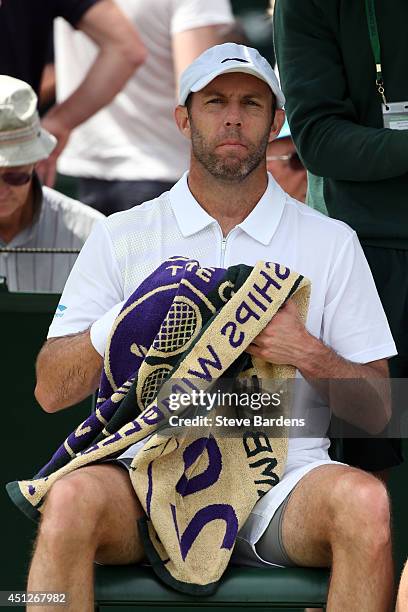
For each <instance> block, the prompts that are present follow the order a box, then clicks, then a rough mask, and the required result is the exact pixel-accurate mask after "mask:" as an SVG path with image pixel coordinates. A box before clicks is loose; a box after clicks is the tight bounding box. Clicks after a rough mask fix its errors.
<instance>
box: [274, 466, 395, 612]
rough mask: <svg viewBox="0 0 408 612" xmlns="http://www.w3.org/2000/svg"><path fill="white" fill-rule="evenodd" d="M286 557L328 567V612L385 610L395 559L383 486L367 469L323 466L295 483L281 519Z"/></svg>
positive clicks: (304, 564)
mask: <svg viewBox="0 0 408 612" xmlns="http://www.w3.org/2000/svg"><path fill="white" fill-rule="evenodd" d="M283 541H284V545H285V549H286V552H287V553H288V555H289V557H290V558H291V559H292V560H293V561H294V562H295V563H297V564H298V565H301V566H305V567H330V566H332V575H331V580H330V588H329V596H328V602H327V610H328V612H345V611H347V612H389V610H391V607H392V601H393V561H392V551H391V534H390V514H389V501H388V495H387V491H386V489H385V487H384V485H383V484H382V483H381V482H380V480H378V478H375V477H374V476H372V475H371V474H367V473H366V472H363V471H361V470H357V469H354V468H350V467H347V466H340V465H324V466H320V467H319V468H316V469H315V470H313V471H312V472H309V474H307V475H306V476H305V477H304V478H303V479H302V480H301V481H300V483H299V484H298V485H297V487H296V488H295V490H294V491H293V494H292V496H291V498H290V500H289V503H288V506H287V508H286V511H285V514H284V518H283Z"/></svg>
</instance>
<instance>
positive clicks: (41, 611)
mask: <svg viewBox="0 0 408 612" xmlns="http://www.w3.org/2000/svg"><path fill="white" fill-rule="evenodd" d="M141 516H143V509H142V507H141V505H140V503H139V501H138V499H137V497H136V495H135V492H134V489H133V487H132V485H131V482H130V478H129V476H128V474H127V472H126V470H124V469H122V468H120V467H118V466H113V465H93V466H89V467H84V468H80V469H79V470H77V471H76V472H73V473H72V474H69V475H67V476H65V477H63V478H61V480H59V481H57V482H56V483H55V484H54V485H53V486H52V488H51V490H50V492H49V493H48V495H47V499H46V502H45V507H44V512H43V516H42V520H41V524H40V527H39V532H38V538H37V542H36V546H35V551H34V555H33V559H32V563H31V568H30V573H29V579H28V587H27V588H28V590H30V591H55V592H66V593H67V597H68V600H69V604H68V606H67V607H64V612H78V611H79V610H81V612H88V611H89V612H91V611H93V609H94V595H93V564H94V561H98V562H100V563H106V564H118V565H121V564H127V563H135V562H138V561H141V560H142V559H143V556H144V553H143V548H142V545H141V542H140V539H139V534H138V528H137V523H136V522H137V520H138V519H139V518H140V517H141ZM28 609H31V608H30V607H29V608H28ZM32 609H33V611H34V608H32ZM52 610H53V608H52V607H50V606H46V607H42V606H35V612H51V611H52ZM55 610H57V611H58V612H60V611H61V607H56V608H55Z"/></svg>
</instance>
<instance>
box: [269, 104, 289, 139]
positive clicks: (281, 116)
mask: <svg viewBox="0 0 408 612" xmlns="http://www.w3.org/2000/svg"><path fill="white" fill-rule="evenodd" d="M284 123H285V111H284V110H282V109H281V108H277V109H276V111H275V116H274V118H273V123H272V127H271V131H270V132H269V141H268V142H272V141H273V140H275V138H277V136H278V135H279V132H280V131H281V129H282V125H283V124H284Z"/></svg>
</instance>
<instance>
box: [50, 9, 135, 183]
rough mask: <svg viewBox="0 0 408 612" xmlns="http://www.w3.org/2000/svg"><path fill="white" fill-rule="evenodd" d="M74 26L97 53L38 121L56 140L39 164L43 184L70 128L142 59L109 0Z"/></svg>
mask: <svg viewBox="0 0 408 612" xmlns="http://www.w3.org/2000/svg"><path fill="white" fill-rule="evenodd" d="M77 28H78V29H79V30H81V31H83V32H84V33H85V34H87V36H89V37H90V38H91V39H92V40H93V41H94V42H95V43H96V44H97V45H98V47H99V53H98V55H97V57H96V59H95V61H94V63H93V64H92V66H91V68H90V69H89V71H88V73H87V75H86V77H85V78H84V80H83V81H82V83H81V84H80V85H79V87H78V88H77V89H76V90H75V91H74V92H73V93H72V94H71V95H70V96H69V97H68V98H67V99H66V100H64V101H63V102H61V104H57V105H55V106H54V107H53V108H52V109H51V110H50V111H49V112H48V113H47V114H46V115H45V117H44V119H43V121H42V124H43V127H44V128H45V129H47V130H48V131H49V132H51V133H52V134H54V136H56V138H57V140H58V144H57V147H56V149H55V150H54V151H53V153H52V155H51V156H50V157H49V158H48V160H46V161H45V162H42V163H41V164H40V165H39V171H40V174H41V175H42V177H43V179H44V182H45V184H47V185H52V182H53V178H54V175H55V163H56V160H57V158H58V156H59V155H60V153H61V151H62V150H63V149H64V147H65V145H66V143H67V141H68V138H69V135H70V133H71V131H72V130H73V129H74V128H75V127H77V126H78V125H80V124H81V123H83V122H84V121H86V120H87V119H89V117H91V116H92V115H94V114H95V113H96V112H97V111H98V110H100V109H101V108H103V107H104V106H105V105H106V104H108V103H109V102H111V101H112V100H113V98H114V97H115V96H116V94H117V93H119V91H121V89H122V88H123V86H124V85H125V84H126V82H127V80H128V79H129V77H130V76H131V75H132V74H133V73H134V71H135V70H136V69H137V68H138V67H139V66H140V65H141V64H143V62H144V61H145V59H146V49H145V47H144V45H143V43H142V41H141V39H140V37H139V35H138V33H137V31H136V30H135V28H134V27H133V25H132V23H131V22H130V21H129V19H128V18H127V17H126V15H125V14H124V13H123V12H122V11H121V9H120V8H119V7H118V6H117V5H116V4H115V3H114V2H113V0H101V1H100V2H97V3H96V4H95V5H93V6H92V7H91V8H90V9H89V10H88V11H87V12H86V13H85V14H84V16H83V17H82V19H81V20H80V21H79V23H78V25H77Z"/></svg>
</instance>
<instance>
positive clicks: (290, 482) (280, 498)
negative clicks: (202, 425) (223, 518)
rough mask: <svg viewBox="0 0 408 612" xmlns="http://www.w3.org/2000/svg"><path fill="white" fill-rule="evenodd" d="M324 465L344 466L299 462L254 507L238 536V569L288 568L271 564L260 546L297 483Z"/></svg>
mask: <svg viewBox="0 0 408 612" xmlns="http://www.w3.org/2000/svg"><path fill="white" fill-rule="evenodd" d="M321 465H344V464H343V463H340V462H339V461H332V460H331V459H330V458H329V456H328V455H327V459H318V460H316V461H312V462H310V461H307V462H306V461H305V464H304V465H299V462H297V463H296V464H295V465H294V466H293V467H290V466H289V467H288V469H287V470H286V471H285V474H284V475H283V477H282V479H281V481H280V482H279V484H277V485H276V486H275V487H273V488H272V489H271V490H270V491H268V493H266V495H264V496H263V497H262V498H261V499H260V500H259V502H258V503H257V504H256V505H255V506H254V508H253V510H252V512H251V514H250V515H249V517H248V520H247V521H246V523H245V525H244V526H243V527H242V528H241V530H240V531H239V533H238V536H237V540H236V543H235V547H234V551H233V554H232V557H231V563H233V564H235V565H247V566H251V567H285V566H284V565H281V564H277V563H271V562H270V561H266V560H265V559H262V558H261V557H260V555H259V553H258V551H257V550H256V544H257V542H258V541H259V540H260V538H261V537H262V535H263V534H264V532H265V530H266V529H267V527H268V525H269V523H270V522H271V520H272V519H273V517H274V515H275V513H276V511H277V510H278V508H279V507H280V506H281V505H282V503H283V502H284V501H285V499H287V497H288V496H289V495H290V494H291V492H292V491H293V489H294V487H295V486H296V485H297V483H298V482H299V481H300V480H301V479H302V478H303V477H304V476H306V474H308V473H309V472H311V471H312V470H314V469H315V468H317V467H319V466H321Z"/></svg>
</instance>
